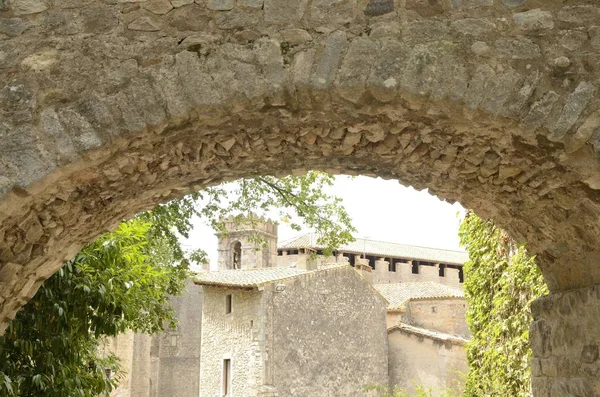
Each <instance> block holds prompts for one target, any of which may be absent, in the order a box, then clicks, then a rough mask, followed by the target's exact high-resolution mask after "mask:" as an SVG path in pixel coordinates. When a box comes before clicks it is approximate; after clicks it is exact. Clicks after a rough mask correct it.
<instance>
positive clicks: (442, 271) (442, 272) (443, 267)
mask: <svg viewBox="0 0 600 397" xmlns="http://www.w3.org/2000/svg"><path fill="white" fill-rule="evenodd" d="M439 270H440V274H439V276H440V277H446V265H442V264H441V263H440V269H439Z"/></svg>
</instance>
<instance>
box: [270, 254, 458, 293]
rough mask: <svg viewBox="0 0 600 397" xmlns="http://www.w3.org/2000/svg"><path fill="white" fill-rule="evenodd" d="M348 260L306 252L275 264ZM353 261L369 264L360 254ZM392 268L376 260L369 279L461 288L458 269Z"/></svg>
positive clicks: (400, 265) (310, 264)
mask: <svg viewBox="0 0 600 397" xmlns="http://www.w3.org/2000/svg"><path fill="white" fill-rule="evenodd" d="M349 260H350V259H349V258H348V257H346V256H343V255H338V256H336V257H334V256H323V255H317V256H316V257H314V258H311V256H310V254H306V253H304V254H302V253H300V254H291V255H290V254H285V255H279V256H277V266H278V267H298V268H300V269H311V268H316V267H318V266H319V265H323V264H326V263H348V262H349ZM354 263H355V265H359V264H360V265H365V266H370V262H369V260H367V259H364V258H361V257H360V255H355V257H354ZM394 268H395V270H396V271H391V270H390V265H389V262H388V261H386V260H381V259H380V260H376V261H375V269H373V271H372V272H371V276H370V280H369V281H372V283H373V284H388V283H406V282H425V281H432V282H435V283H439V284H444V285H448V286H451V287H455V288H461V289H462V283H461V282H460V278H459V272H460V271H459V269H455V268H450V267H445V268H444V269H443V276H440V269H439V265H436V266H425V265H419V266H417V269H418V273H413V263H412V261H407V262H406V263H401V262H398V263H395V266H394Z"/></svg>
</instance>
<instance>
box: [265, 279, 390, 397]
mask: <svg viewBox="0 0 600 397" xmlns="http://www.w3.org/2000/svg"><path fill="white" fill-rule="evenodd" d="M281 284H282V285H285V290H284V291H282V292H274V290H273V288H274V286H271V288H270V289H269V290H267V291H265V293H268V294H269V295H270V298H269V299H270V300H271V302H272V304H273V314H272V318H273V326H272V331H271V332H272V337H273V349H274V350H273V351H272V352H271V354H270V357H271V358H272V360H271V362H270V365H271V371H272V374H273V385H274V386H275V387H276V389H277V391H278V392H279V395H280V396H296V397H314V396H320V397H344V396H347V397H356V396H361V395H365V392H364V387H365V386H366V385H368V384H382V385H385V384H387V381H388V375H387V371H388V365H387V337H386V326H385V315H386V308H385V302H384V300H383V299H382V298H381V297H380V296H379V294H378V293H377V292H375V290H374V289H372V288H371V286H370V285H369V284H367V283H366V282H365V281H364V280H363V279H362V278H361V277H360V276H358V275H357V274H356V272H355V271H354V270H353V269H352V268H351V267H345V268H341V269H340V268H337V269H330V270H321V271H319V272H318V273H316V274H314V275H309V276H302V277H296V278H294V279H292V280H290V281H285V282H282V283H281Z"/></svg>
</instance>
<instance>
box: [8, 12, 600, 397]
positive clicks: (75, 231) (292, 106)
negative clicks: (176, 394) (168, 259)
mask: <svg viewBox="0 0 600 397" xmlns="http://www.w3.org/2000/svg"><path fill="white" fill-rule="evenodd" d="M599 21H600V7H598V6H597V5H596V3H595V2H594V1H592V0H574V1H571V2H569V5H565V4H563V2H562V1H559V0H545V1H541V0H528V1H527V0H431V1H427V2H426V1H418V0H406V1H392V0H389V1H374V0H372V1H371V2H367V1H366V0H352V1H343V2H337V3H331V2H329V1H326V0H313V1H311V2H308V0H300V1H298V0H237V1H234V0H195V2H194V1H192V0H171V1H168V0H146V1H139V2H127V1H124V2H121V1H108V0H107V1H100V0H85V1H73V0H54V1H51V0H0V69H1V70H2V73H0V115H1V118H0V120H1V121H0V136H1V137H2V150H0V222H1V223H0V261H1V263H2V267H1V269H0V302H1V307H0V323H5V322H6V321H8V320H10V319H11V318H13V316H14V313H15V311H16V310H17V309H18V307H20V306H21V305H22V304H24V303H25V302H26V301H27V300H28V299H29V298H30V297H31V296H32V295H33V294H34V293H35V292H36V291H37V288H38V286H39V285H40V283H41V282H42V281H43V280H44V279H46V278H47V277H49V276H50V275H51V274H52V273H53V272H54V271H56V270H57V269H58V268H59V267H60V265H61V263H62V262H63V261H64V260H65V259H67V258H69V257H71V256H73V255H74V254H75V253H76V252H77V250H78V249H79V248H80V247H81V245H82V244H83V243H85V242H87V241H90V240H91V239H92V238H93V237H94V236H96V235H97V234H99V233H100V232H102V231H105V230H108V229H111V228H112V227H114V226H115V225H116V223H118V222H119V221H120V220H121V219H123V218H127V217H129V216H131V215H133V214H134V213H135V212H136V211H139V210H142V209H146V208H149V207H151V206H152V205H154V204H156V203H158V202H162V201H165V200H168V199H170V198H173V197H178V196H181V195H183V194H185V193H186V192H189V191H191V190H194V189H196V190H197V189H201V188H202V187H205V186H209V185H212V184H216V183H219V182H221V181H226V180H232V179H236V178H239V177H245V176H253V175H259V174H275V175H283V174H289V173H301V172H305V171H306V170H307V169H308V168H312V169H321V170H326V171H329V172H332V173H342V172H343V173H355V174H357V173H360V174H365V175H378V176H381V177H384V178H390V179H397V180H399V181H401V182H402V183H404V184H407V185H412V186H414V187H416V188H418V189H422V188H429V189H430V191H431V192H432V193H434V194H436V195H438V197H440V198H443V199H447V200H450V201H453V200H459V201H461V202H462V203H463V204H464V205H465V206H467V207H470V208H473V209H475V210H476V211H477V212H478V213H479V214H481V215H483V216H486V217H491V218H493V219H495V220H496V221H497V222H498V223H500V224H501V225H502V226H504V227H505V228H507V229H508V230H509V231H510V232H511V233H512V234H513V236H515V237H516V238H518V239H519V240H522V241H527V242H528V243H529V246H530V248H531V249H532V250H533V251H534V252H536V253H537V254H538V259H539V263H540V265H541V267H542V270H543V271H544V275H545V277H546V280H547V282H548V284H549V286H550V288H551V290H552V291H554V292H555V294H554V295H552V296H551V297H550V298H548V300H546V301H542V302H549V303H548V304H546V303H544V305H545V306H543V305H542V306H540V308H538V309H539V310H538V311H537V312H536V313H537V316H538V318H539V319H540V320H539V321H537V322H536V323H535V324H534V328H533V330H534V335H539V338H540V339H539V340H537V341H534V348H535V349H536V355H537V356H538V357H540V359H541V358H543V359H545V360H550V361H549V362H551V363H555V362H554V361H552V360H554V359H556V360H559V359H565V357H568V359H569V360H572V361H573V362H576V363H579V362H580V360H581V357H579V356H578V354H580V353H581V349H580V346H579V344H582V345H583V344H585V345H586V346H588V345H590V343H592V342H593V341H595V342H594V343H596V342H598V341H597V339H598V337H597V336H594V337H592V336H590V335H595V334H594V333H593V331H590V332H589V333H586V332H581V335H583V336H585V338H588V339H589V340H584V339H585V338H584V337H583V336H582V337H581V338H579V339H577V340H576V342H570V343H574V344H577V346H575V347H573V348H572V349H571V350H569V351H572V352H573V353H572V355H569V354H567V353H565V352H564V351H563V350H561V349H562V347H564V346H562V345H561V343H562V342H561V340H560V337H556V338H554V339H552V340H551V341H549V339H548V338H549V337H546V336H544V335H550V334H552V335H562V334H560V332H563V331H564V329H565V328H564V327H565V324H564V322H563V323H559V324H558V325H557V324H555V323H553V322H555V320H554V319H555V318H557V317H560V316H555V315H554V314H552V313H553V312H552V310H553V309H552V308H553V307H558V304H557V305H554V306H553V304H554V303H555V302H559V301H560V302H562V301H563V300H567V302H568V304H566V307H568V308H569V310H568V312H569V313H573V314H572V315H573V316H574V317H573V319H571V320H569V322H568V323H569V324H571V323H577V321H579V319H580V318H581V317H582V316H583V314H582V313H583V312H582V311H581V310H583V309H582V307H583V306H582V305H583V303H581V302H583V299H584V298H583V297H586V296H588V292H589V291H592V290H593V289H594V288H596V287H595V286H596V285H598V284H600V271H599V270H598V269H599V266H598V265H597V262H598V259H599V258H600V250H599V248H598V247H599V244H598V242H599V241H598V240H599V238H598V236H599V235H600V233H599V232H600V225H599V222H598V219H599V215H600V206H599V194H598V189H600V170H599V168H598V160H597V150H598V148H599V145H600V144H599V142H600V140H599V137H600V132H599V128H600V115H599V110H598V109H599V108H600V106H599V104H600V101H599V99H598V96H597V86H598V78H599V76H600V71H599V67H598V65H599V64H600V62H598V61H599V60H600V55H599V53H600V27H599V26H600V22H599ZM576 288H579V289H580V290H579V292H577V293H567V292H565V293H562V292H561V293H560V294H559V293H558V292H560V291H568V290H571V289H576ZM581 291H584V292H581ZM585 291H588V292H585ZM577 294H579V295H577ZM565 297H566V298H565ZM578 297H579V298H578ZM580 301H581V302H580ZM579 303H581V304H579ZM561 307H563V306H561ZM542 309H543V310H542ZM561 310H562V309H561ZM565 310H566V309H565ZM563 311H564V310H563ZM548 313H550V314H548ZM561 313H562V312H561ZM599 313H600V311H599ZM565 315H566V314H565ZM561 321H563V320H561ZM588 325H589V327H591V324H588ZM536 327H537V328H536ZM553 327H558V328H557V329H559V330H563V331H557V332H558V334H557V333H552V332H553V330H554V328H553ZM561 327H562V328H561ZM582 327H583V329H586V328H585V326H583V325H582ZM590 329H592V328H590ZM557 338H558V339H557ZM591 341H592V342H591ZM538 342H539V343H538ZM536 343H537V344H538V345H536ZM590 346H591V345H590ZM552 348H554V349H555V351H556V353H553V350H552ZM578 349H579V350H580V351H579V352H577V350H578ZM592 350H593V349H592ZM594 362H595V361H594ZM540 365H541V364H540ZM562 367H564V368H566V369H565V371H570V372H568V373H566V374H563V375H561V376H562V378H563V379H571V378H573V379H575V378H577V379H579V378H582V379H583V378H585V377H586V376H587V375H585V374H582V373H581V372H580V370H579V368H580V367H579V366H578V365H573V366H570V367H569V366H562ZM534 369H535V367H534ZM540 371H541V370H540ZM540 371H538V373H537V375H536V376H539V377H540V379H542V378H543V376H549V375H548V374H547V373H546V374H545V375H544V374H542V373H541V372H540ZM557 377H558V376H557ZM542 383H543V384H544V385H546V386H542ZM563 383H564V382H563ZM563 383H560V386H556V387H557V388H559V389H557V390H562V389H560V388H561V387H563V386H564V388H565V389H564V390H568V388H569V387H571V388H573V390H575V388H576V387H579V386H576V385H575V383H573V384H571V383H568V382H567V383H564V384H563ZM588 383H589V382H588ZM588 383H586V386H585V387H591V386H589V384H588ZM548 384H549V383H548V382H545V381H544V382H542V381H540V385H536V386H535V387H536V388H538V389H539V390H542V388H543V387H550V386H547V385H548ZM556 384H559V383H556ZM552 387H554V386H552ZM582 387H584V386H582ZM594 387H596V388H597V387H600V386H594ZM548 390H550V389H548ZM573 393H574V392H573ZM540 395H543V394H540Z"/></svg>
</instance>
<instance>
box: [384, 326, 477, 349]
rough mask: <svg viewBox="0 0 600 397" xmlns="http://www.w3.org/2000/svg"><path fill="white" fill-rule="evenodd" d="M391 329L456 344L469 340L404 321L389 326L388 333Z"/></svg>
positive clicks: (462, 343)
mask: <svg viewBox="0 0 600 397" xmlns="http://www.w3.org/2000/svg"><path fill="white" fill-rule="evenodd" d="M393 331H401V332H404V333H407V334H412V335H417V336H423V337H426V338H429V339H433V340H437V341H440V342H451V343H455V344H458V345H464V344H465V343H467V342H469V339H465V338H463V337H460V336H456V335H450V334H445V333H443V332H438V331H432V330H429V329H425V328H419V327H415V326H413V325H409V324H405V323H400V324H399V325H395V326H393V327H391V328H388V333H390V332H393Z"/></svg>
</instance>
